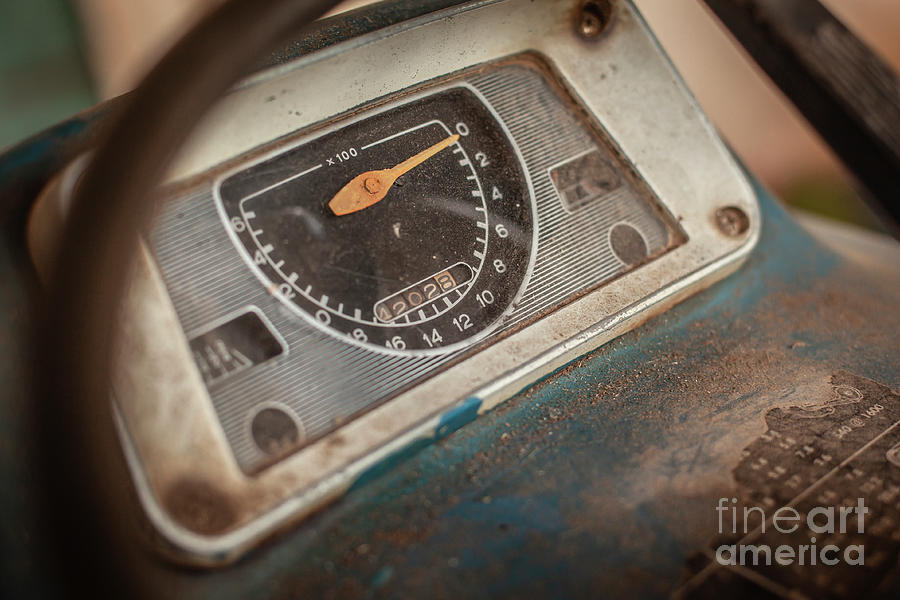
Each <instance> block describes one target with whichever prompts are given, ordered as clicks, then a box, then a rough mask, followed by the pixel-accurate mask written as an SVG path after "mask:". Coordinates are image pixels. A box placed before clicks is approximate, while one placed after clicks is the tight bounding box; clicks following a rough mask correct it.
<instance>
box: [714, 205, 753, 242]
mask: <svg viewBox="0 0 900 600" xmlns="http://www.w3.org/2000/svg"><path fill="white" fill-rule="evenodd" d="M716 226H717V227H718V228H719V231H721V232H722V233H724V234H725V235H727V236H728V237H738V236H739V235H743V234H744V233H745V232H746V231H747V230H748V229H749V228H750V218H749V217H748V216H747V213H745V212H744V211H743V210H741V209H740V208H738V207H737V206H725V207H723V208H720V209H719V210H717V211H716Z"/></svg>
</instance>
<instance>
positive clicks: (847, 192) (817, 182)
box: [778, 175, 887, 233]
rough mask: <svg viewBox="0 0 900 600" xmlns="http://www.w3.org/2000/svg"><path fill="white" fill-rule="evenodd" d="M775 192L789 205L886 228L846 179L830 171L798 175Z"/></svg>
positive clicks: (879, 229)
mask: <svg viewBox="0 0 900 600" xmlns="http://www.w3.org/2000/svg"><path fill="white" fill-rule="evenodd" d="M778 196H779V197H780V198H781V200H782V201H783V202H784V203H785V204H787V205H788V206H790V207H791V208H795V209H798V210H803V211H806V212H811V213H815V214H818V215H821V216H823V217H828V218H830V219H834V220H837V221H843V222H845V223H852V224H854V225H857V226H859V227H865V228H866V229H872V230H875V231H879V232H883V233H886V232H887V228H886V227H885V226H884V225H883V224H882V223H881V221H880V220H879V218H878V216H877V215H876V214H875V213H874V212H873V211H872V209H871V208H869V206H868V205H867V204H866V203H865V202H864V201H863V200H862V198H860V196H859V194H858V193H857V191H856V190H855V189H853V187H852V186H851V185H850V184H849V183H848V181H847V180H845V179H840V178H838V177H836V176H833V175H804V176H798V177H797V178H796V179H794V181H793V182H792V183H791V184H790V185H789V186H787V187H786V188H785V189H784V190H778Z"/></svg>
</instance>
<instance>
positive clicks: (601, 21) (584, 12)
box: [576, 0, 613, 39]
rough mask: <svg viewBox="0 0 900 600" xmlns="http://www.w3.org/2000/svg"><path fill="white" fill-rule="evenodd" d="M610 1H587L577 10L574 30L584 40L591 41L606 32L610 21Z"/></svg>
mask: <svg viewBox="0 0 900 600" xmlns="http://www.w3.org/2000/svg"><path fill="white" fill-rule="evenodd" d="M612 12H613V11H612V2H611V1H610V0H587V1H586V2H582V4H581V7H580V8H579V9H578V16H577V22H576V30H577V32H578V35H580V36H581V37H583V38H584V39H593V38H596V37H598V36H599V35H600V34H601V33H603V32H604V31H606V28H607V27H608V26H609V23H610V21H612Z"/></svg>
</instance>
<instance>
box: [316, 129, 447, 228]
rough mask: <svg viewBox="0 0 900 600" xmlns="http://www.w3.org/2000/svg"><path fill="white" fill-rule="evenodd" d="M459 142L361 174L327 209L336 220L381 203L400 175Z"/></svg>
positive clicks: (444, 141) (432, 147)
mask: <svg viewBox="0 0 900 600" xmlns="http://www.w3.org/2000/svg"><path fill="white" fill-rule="evenodd" d="M458 139H459V135H457V134H454V135H451V136H449V137H446V138H444V139H443V140H441V141H440V142H438V143H437V144H434V145H433V146H430V147H428V148H426V149H424V150H422V151H421V152H419V153H418V154H416V155H414V156H411V157H409V158H407V159H406V160H404V161H403V162H401V163H399V164H397V165H395V166H393V167H391V168H390V169H378V170H375V171H366V172H365V173H360V174H359V175H357V176H356V177H354V178H353V179H351V180H350V182H349V183H347V185H345V186H344V187H342V188H341V191H339V192H338V193H337V194H335V195H334V198H332V199H331V201H330V202H329V203H328V207H329V208H330V209H331V212H333V213H334V214H336V215H337V216H342V215H349V214H350V213H355V212H357V211H360V210H363V209H364V208H368V207H370V206H372V205H373V204H375V203H377V202H380V201H381V200H383V199H384V197H385V196H386V195H387V193H388V192H389V191H390V189H391V186H392V185H394V182H395V181H397V179H398V178H399V177H400V176H401V175H403V174H404V173H406V172H407V171H410V170H412V169H414V168H416V167H418V166H419V165H421V164H422V163H423V162H425V161H426V160H428V159H429V158H431V157H432V156H434V155H435V154H437V153H438V152H440V151H441V150H443V149H444V148H446V147H447V146H450V145H451V144H454V143H456V141H457V140H458Z"/></svg>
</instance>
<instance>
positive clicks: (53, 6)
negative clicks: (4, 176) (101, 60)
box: [0, 0, 127, 150]
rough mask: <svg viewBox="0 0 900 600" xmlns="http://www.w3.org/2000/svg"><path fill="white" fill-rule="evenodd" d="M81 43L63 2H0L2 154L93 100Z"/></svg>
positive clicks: (71, 13) (72, 15)
mask: <svg viewBox="0 0 900 600" xmlns="http://www.w3.org/2000/svg"><path fill="white" fill-rule="evenodd" d="M126 1H127V0H126ZM81 41H82V40H81V32H80V26H79V23H78V19H77V15H76V14H75V11H74V10H73V7H72V6H71V4H70V3H69V2H67V1H66V0H0V150H2V149H4V148H7V147H9V146H11V145H13V144H15V143H16V142H18V141H19V140H22V139H24V138H26V137H28V136H30V135H32V134H34V133H37V132H38V131H40V130H41V129H43V128H45V127H47V126H49V125H52V124H53V123H56V122H57V121H61V120H63V119H65V118H66V117H68V116H70V115H72V114H73V113H76V112H79V111H81V110H84V109H86V108H88V107H90V106H91V105H93V104H94V103H95V102H96V101H97V96H96V94H95V93H94V89H93V85H92V83H91V78H90V75H89V73H88V69H87V66H86V63H85V60H84V55H83V53H82V43H81Z"/></svg>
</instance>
